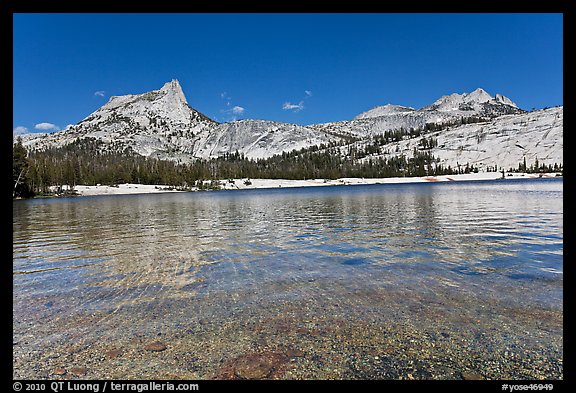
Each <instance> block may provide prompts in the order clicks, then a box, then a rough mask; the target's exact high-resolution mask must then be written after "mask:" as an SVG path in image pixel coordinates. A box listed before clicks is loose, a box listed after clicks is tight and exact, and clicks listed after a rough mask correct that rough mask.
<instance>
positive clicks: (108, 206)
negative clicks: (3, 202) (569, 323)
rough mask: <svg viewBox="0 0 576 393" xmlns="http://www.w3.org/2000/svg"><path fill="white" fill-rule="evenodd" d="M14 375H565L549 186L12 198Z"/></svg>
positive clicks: (559, 241) (556, 205)
mask: <svg viewBox="0 0 576 393" xmlns="http://www.w3.org/2000/svg"><path fill="white" fill-rule="evenodd" d="M12 291H13V292H12V293H13V298H12V300H13V378H14V379H194V380H197V379H306V380H309V379H386V380H389V379H394V380H397V379H405V380H411V379H445V380H459V379H548V380H557V379H562V378H563V180H562V179H561V178H560V179H526V180H495V181H469V182H448V183H441V184H440V183H418V184H398V185H394V184H387V185H370V186H334V187H310V188H299V189H295V188H292V189H291V188H281V189H262V190H244V191H238V190H236V191H210V192H189V193H170V194H155V195H144V194H142V195H115V196H93V197H88V196H86V197H71V198H52V199H32V200H18V201H14V202H13V288H12Z"/></svg>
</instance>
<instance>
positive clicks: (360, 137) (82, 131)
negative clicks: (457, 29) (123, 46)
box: [22, 80, 563, 169]
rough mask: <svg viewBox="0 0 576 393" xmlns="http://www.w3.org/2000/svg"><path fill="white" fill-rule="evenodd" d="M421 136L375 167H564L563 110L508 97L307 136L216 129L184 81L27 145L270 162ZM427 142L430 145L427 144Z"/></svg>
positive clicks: (269, 124) (382, 111) (257, 127)
mask: <svg viewBox="0 0 576 393" xmlns="http://www.w3.org/2000/svg"><path fill="white" fill-rule="evenodd" d="M398 130H401V131H402V132H408V131H409V130H418V131H417V132H416V133H415V135H419V134H420V133H424V134H425V135H423V136H422V138H431V137H432V138H434V139H435V141H436V142H437V143H436V145H435V146H432V147H431V146H426V145H425V142H424V141H421V138H411V139H410V138H409V137H408V136H406V135H405V136H404V137H402V138H400V139H398V138H395V139H394V141H388V142H389V143H388V144H387V145H385V146H380V148H379V153H378V154H371V155H370V156H369V157H365V158H363V160H367V159H370V158H378V157H381V156H385V157H391V156H393V155H399V154H403V155H405V156H407V157H410V156H413V154H414V153H413V152H414V148H415V147H416V149H417V150H422V149H423V148H426V150H429V151H430V152H431V153H432V154H434V156H435V157H437V158H439V159H440V163H441V164H442V165H444V166H448V165H450V166H451V167H453V168H455V167H456V166H457V165H465V164H466V163H469V164H471V165H474V166H476V167H481V168H485V167H489V166H490V167H492V166H494V165H498V166H500V167H501V166H504V167H505V168H506V169H508V168H509V167H516V166H517V165H518V163H519V162H520V161H522V160H523V159H524V158H526V160H527V161H528V162H533V161H534V160H535V158H536V157H537V158H538V160H539V161H540V162H541V163H546V164H554V163H559V164H560V163H562V161H563V149H562V148H563V139H562V131H563V108H562V107H558V108H552V109H548V110H542V111H534V112H525V111H523V110H521V109H519V108H518V107H517V105H516V104H515V103H514V102H513V101H512V100H510V99H509V98H507V97H504V96H502V95H500V94H496V96H495V97H493V96H491V95H490V94H488V93H487V92H486V91H484V90H482V89H476V90H474V91H473V92H471V93H463V94H457V93H454V94H450V95H446V96H443V97H441V98H439V99H438V100H436V101H435V102H434V103H432V104H430V105H427V106H425V107H423V108H421V109H418V110H416V109H414V108H410V107H406V106H400V105H391V104H388V105H384V106H378V107H374V108H372V109H370V110H368V111H366V112H363V113H360V114H359V115H358V116H356V117H355V118H354V119H352V120H345V121H339V122H332V123H323V124H315V125H310V126H299V125H295V124H289V123H282V122H274V121H269V120H239V121H233V122H230V123H222V124H220V123H217V122H215V121H214V120H211V119H210V118H208V117H207V116H205V115H203V114H202V113H200V112H198V111H197V110H195V109H193V108H191V107H190V106H189V105H188V103H187V101H186V97H185V96H184V93H183V91H182V88H181V87H180V84H179V83H178V81H177V80H172V81H170V82H168V83H166V84H165V85H164V86H163V87H162V88H160V89H159V90H154V91H150V92H147V93H143V94H131V95H125V96H119V97H111V98H110V100H109V101H108V102H107V103H106V104H105V105H103V106H102V107H101V108H99V109H98V110H96V111H95V112H93V113H92V114H90V115H89V116H88V117H86V118H85V119H84V120H82V121H81V122H80V123H78V124H76V125H74V126H71V127H69V128H67V129H65V130H62V131H59V132H56V133H52V134H42V135H39V134H33V135H30V134H29V135H25V136H23V138H22V139H23V143H24V145H25V146H26V147H27V148H34V149H40V150H41V149H45V148H47V147H61V146H64V145H66V144H69V143H72V142H74V141H75V140H77V139H79V138H80V139H81V138H94V139H96V140H98V141H100V142H101V146H103V147H102V148H103V149H106V150H109V151H116V152H130V153H137V154H139V155H142V156H146V157H155V158H159V159H164V160H173V161H178V162H191V161H194V160H196V159H209V158H214V157H219V156H224V155H226V154H235V153H236V152H238V153H240V154H242V155H244V156H245V157H247V158H268V157H271V156H273V155H277V154H281V153H282V152H288V151H292V150H294V149H302V148H307V147H311V146H318V145H320V144H325V145H327V144H329V143H332V144H333V145H334V144H337V145H340V146H341V148H340V151H341V152H342V154H346V151H348V150H349V149H350V148H351V147H355V148H356V147H357V148H363V147H365V146H367V145H369V144H371V143H373V142H374V138H376V137H378V136H381V135H383V134H384V133H386V132H392V131H394V132H396V131H398ZM420 141H421V142H420Z"/></svg>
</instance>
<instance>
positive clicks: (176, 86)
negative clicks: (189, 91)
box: [160, 79, 188, 103]
mask: <svg viewBox="0 0 576 393" xmlns="http://www.w3.org/2000/svg"><path fill="white" fill-rule="evenodd" d="M160 91H162V92H166V93H168V94H172V95H174V96H175V97H177V98H178V99H179V100H181V101H183V102H185V103H188V101H186V97H185V96H184V92H183V91H182V87H181V86H180V82H178V79H172V80H171V81H170V82H166V83H165V84H164V86H162V88H161V89H160Z"/></svg>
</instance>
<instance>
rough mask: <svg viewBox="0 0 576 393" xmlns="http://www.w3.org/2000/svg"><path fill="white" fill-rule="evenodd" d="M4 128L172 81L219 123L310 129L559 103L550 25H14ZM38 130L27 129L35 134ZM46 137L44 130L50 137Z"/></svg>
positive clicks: (339, 21)
mask: <svg viewBox="0 0 576 393" xmlns="http://www.w3.org/2000/svg"><path fill="white" fill-rule="evenodd" d="M13 21H14V41H13V42H14V51H13V62H14V75H13V80H14V86H13V102H14V110H13V127H14V129H17V130H24V129H26V130H28V131H42V130H50V129H59V128H64V127H66V125H68V124H75V123H78V122H79V121H81V120H82V119H84V118H85V117H87V116H88V115H89V114H90V113H91V112H93V111H95V110H96V109H97V108H99V107H100V106H102V105H103V104H104V103H106V102H107V101H108V99H109V98H110V96H112V95H124V94H137V93H143V92H146V91H150V90H155V89H159V88H160V87H161V86H162V85H163V84H164V83H165V82H167V81H170V80H171V79H178V80H179V81H180V84H181V86H182V89H183V90H184V94H185V95H186V98H187V100H188V103H189V104H190V106H192V107H193V108H195V109H197V110H199V111H200V112H202V113H204V114H205V115H207V116H209V117H211V118H213V119H215V120H218V121H230V120H232V119H234V118H246V119H266V120H276V121H284V122H290V123H296V124H302V125H306V124H314V123H322V122H328V121H338V120H345V119H351V118H353V117H354V116H356V115H357V114H358V113H360V112H363V111H366V110H368V109H370V108H372V107H374V106H377V105H385V104H388V103H392V104H398V105H406V106H412V107H414V108H421V107H423V106H425V105H428V104H430V103H432V102H433V101H435V100H436V99H438V98H439V97H440V96H442V95H446V94H451V93H464V92H471V91H473V90H474V89H476V88H477V87H482V88H483V89H484V90H486V91H488V92H489V93H490V94H492V95H495V94H496V93H500V94H503V95H505V96H507V97H509V98H510V99H512V100H513V101H515V102H516V103H517V104H518V106H519V107H521V108H523V109H526V110H531V109H532V108H543V107H547V106H557V105H563V75H562V74H563V69H562V62H563V52H562V46H563V36H562V31H563V16H562V14H534V13H531V14H355V13H353V14H340V13H334V14H330V13H329V14H280V13H279V14H14V16H13ZM38 125H39V126H38ZM52 126H53V127H52Z"/></svg>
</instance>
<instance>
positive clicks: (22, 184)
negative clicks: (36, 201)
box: [12, 137, 33, 198]
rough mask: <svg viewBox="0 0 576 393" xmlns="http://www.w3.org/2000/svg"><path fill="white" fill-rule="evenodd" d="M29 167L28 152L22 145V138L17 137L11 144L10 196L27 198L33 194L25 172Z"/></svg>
mask: <svg viewBox="0 0 576 393" xmlns="http://www.w3.org/2000/svg"><path fill="white" fill-rule="evenodd" d="M29 168H30V163H29V161H28V152H27V151H26V148H25V147H24V146H23V145H22V138H20V137H18V139H17V140H16V143H15V144H14V145H13V146H12V186H13V189H12V198H16V197H23V198H27V197H30V196H32V195H33V192H32V190H31V189H30V185H29V184H28V177H27V174H28V173H27V172H28V170H29Z"/></svg>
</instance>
